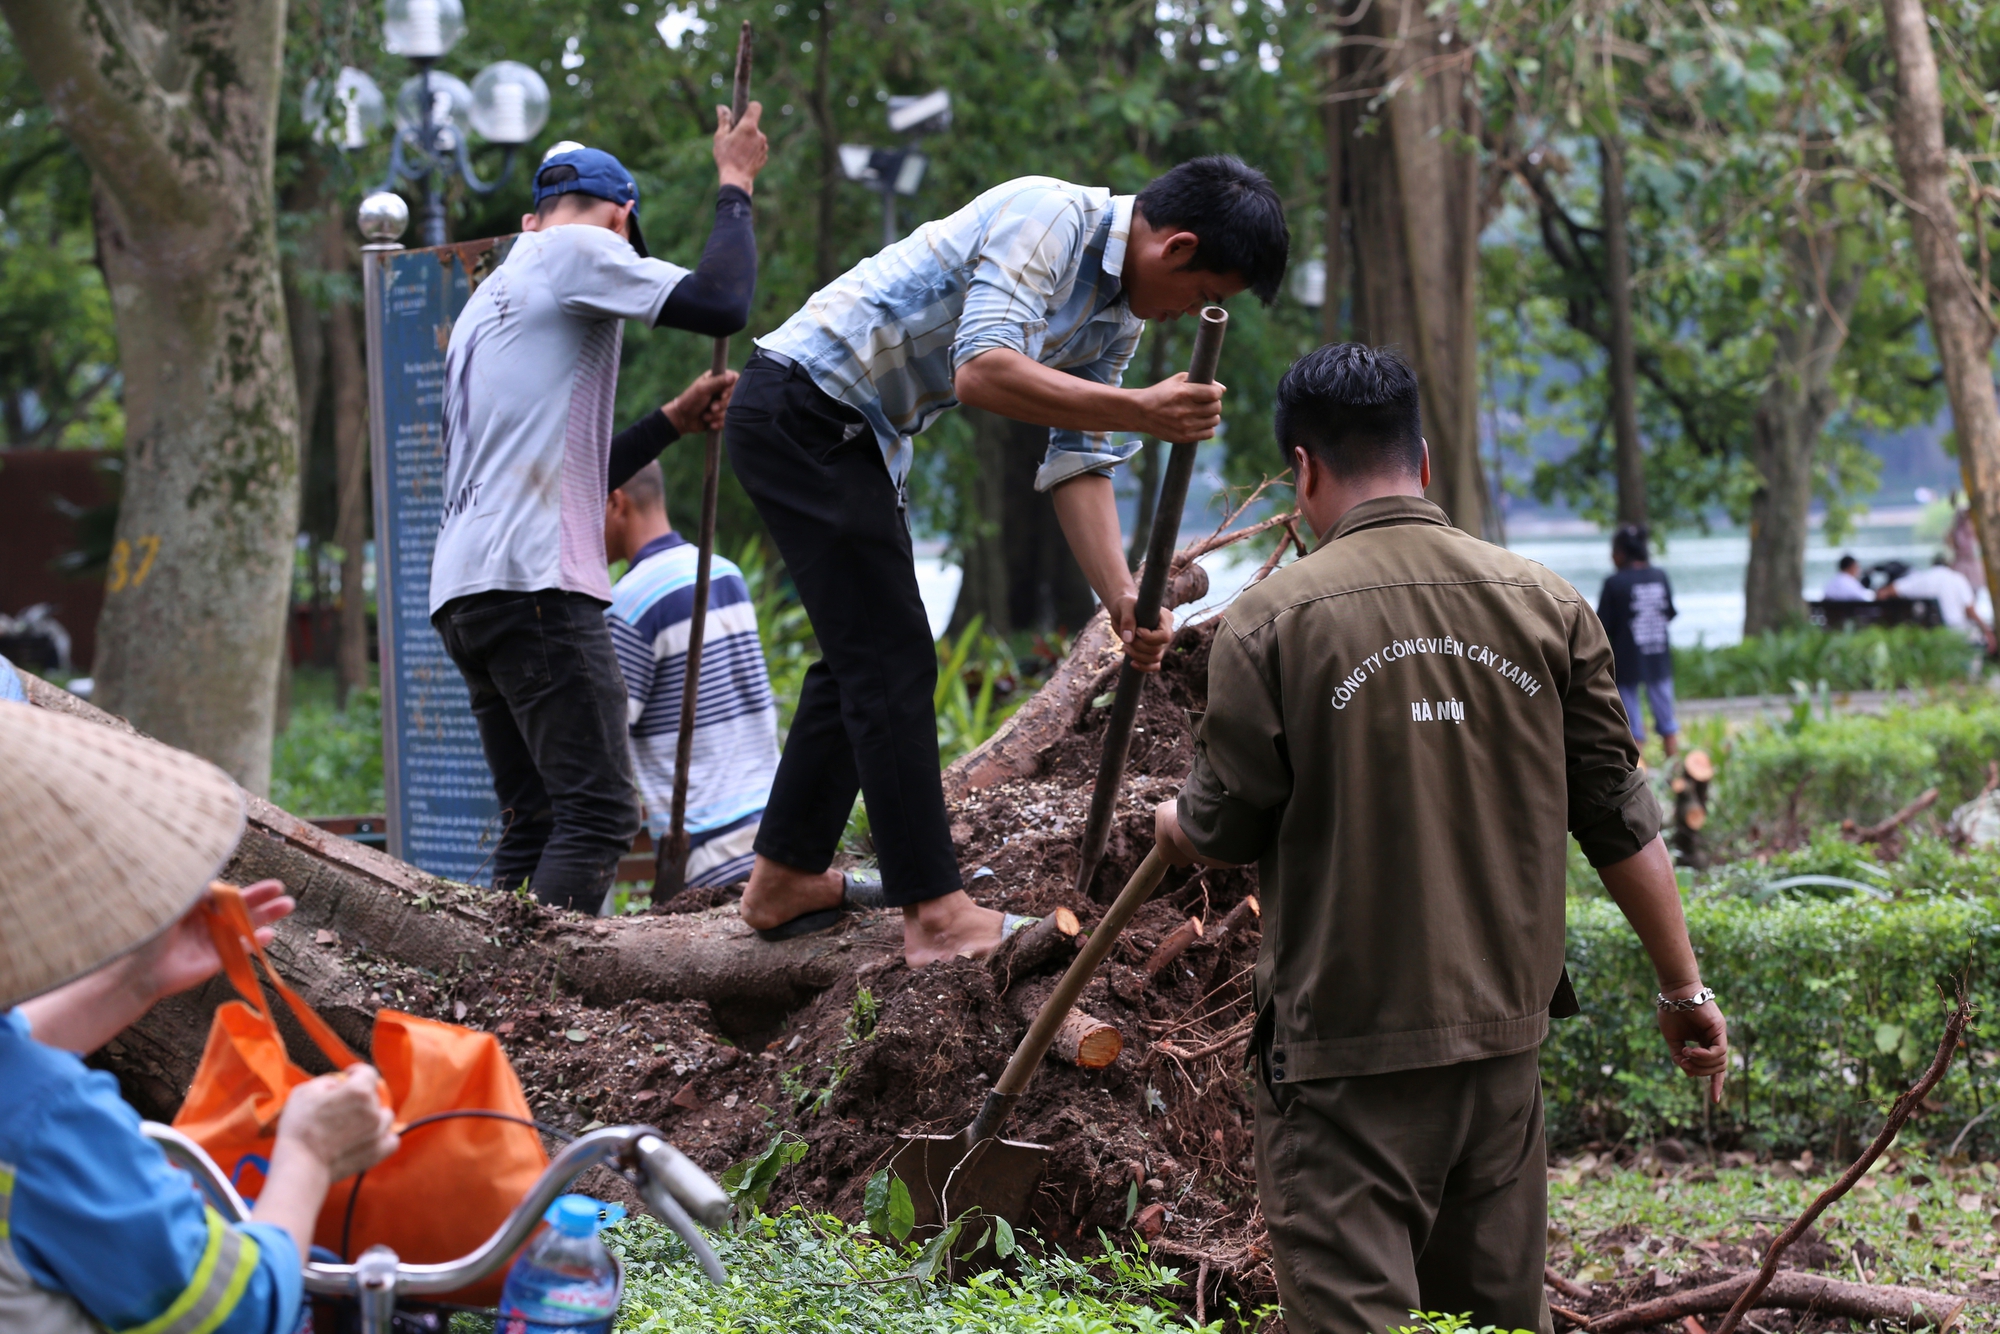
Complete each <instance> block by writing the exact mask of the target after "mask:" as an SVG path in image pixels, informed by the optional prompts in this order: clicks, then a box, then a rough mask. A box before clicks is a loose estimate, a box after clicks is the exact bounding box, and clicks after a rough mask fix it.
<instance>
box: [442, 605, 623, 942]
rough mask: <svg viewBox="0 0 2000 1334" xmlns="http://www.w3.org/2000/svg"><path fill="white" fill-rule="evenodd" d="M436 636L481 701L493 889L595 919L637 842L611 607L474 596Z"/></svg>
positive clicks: (453, 610)
mask: <svg viewBox="0 0 2000 1334" xmlns="http://www.w3.org/2000/svg"><path fill="white" fill-rule="evenodd" d="M431 624H433V625H435V626H436V627H437V632H438V634H439V635H441V636H442V637H443V639H444V647H445V651H446V652H447V653H449V654H451V660H452V661H453V662H455V663H457V664H458V670H459V672H460V673H461V674H463V675H464V677H465V684H466V686H467V687H468V688H470V690H471V691H472V713H473V716H474V717H475V718H477V719H478V720H479V740H480V743H481V745H482V747H483V748H484V749H485V751H486V763H487V766H488V767H489V768H491V769H492V770H493V791H494V793H495V794H496V795H498V796H499V798H500V815H501V820H502V821H503V824H504V828H503V830H502V832H501V835H500V846H499V848H498V849H497V850H496V851H495V853H494V856H493V887H494V888H495V889H500V890H513V889H515V888H517V887H518V886H519V885H520V884H521V883H522V882H523V881H526V882H527V884H528V887H529V888H530V889H531V890H533V891H534V895H535V897H536V898H537V899H539V900H541V901H542V902H543V903H547V904H551V905H553V906H555V907H558V908H574V909H576V910H578V911H580V912H596V911H598V910H599V908H600V907H601V906H602V905H603V903H604V901H605V897H606V896H607V895H608V894H610V892H611V885H612V882H613V880H614V879H615V877H616V875H617V871H618V859H619V858H621V857H623V856H624V855H625V854H626V853H627V852H629V851H631V849H632V840H633V838H634V837H636V836H637V835H638V832H639V797H638V789H637V787H636V785H635V784H634V783H633V780H632V752H631V750H630V749H629V747H628V744H627V742H626V738H625V678H624V677H623V676H622V675H621V674H620V673H619V671H618V655H617V654H616V653H615V652H614V651H613V649H612V647H611V632H610V630H609V629H607V628H606V626H605V624H604V606H603V604H602V603H600V602H598V601H597V600H596V599H595V598H589V597H585V596H584V595H583V594H581V593H565V592H561V591H559V590H555V589H544V590H542V591H541V592H538V593H512V592H494V593H475V594H473V595H471V596H469V597H462V598H453V599H452V600H451V601H450V602H447V603H445V604H444V606H442V607H440V608H438V611H437V614H436V615H435V616H433V617H431Z"/></svg>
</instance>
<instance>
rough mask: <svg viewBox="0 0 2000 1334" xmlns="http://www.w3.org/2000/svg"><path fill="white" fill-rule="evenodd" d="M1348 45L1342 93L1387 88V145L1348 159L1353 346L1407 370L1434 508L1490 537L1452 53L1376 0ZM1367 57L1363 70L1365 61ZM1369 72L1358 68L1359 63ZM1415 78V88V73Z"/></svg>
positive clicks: (1378, 142)
mask: <svg viewBox="0 0 2000 1334" xmlns="http://www.w3.org/2000/svg"><path fill="white" fill-rule="evenodd" d="M1357 31H1358V32H1360V33H1362V34H1363V35H1365V36H1368V37H1371V38H1373V39H1374V40H1375V41H1376V42H1379V43H1383V44H1385V45H1381V46H1372V47H1367V48H1363V47H1361V46H1359V44H1356V45H1354V46H1348V45H1343V46H1342V47H1341V48H1340V50H1341V51H1342V52H1343V53H1347V52H1350V51H1352V52H1354V56H1353V57H1348V56H1347V55H1345V54H1344V55H1343V61H1345V60H1347V59H1349V58H1352V59H1354V60H1355V64H1354V65H1353V66H1352V67H1349V66H1347V65H1345V64H1343V68H1345V69H1351V72H1350V73H1349V74H1348V75H1347V76H1346V78H1347V81H1354V80H1363V81H1365V82H1366V84H1367V86H1375V87H1386V86H1388V85H1389V84H1390V83H1392V82H1394V84H1395V93H1394V95H1393V96H1391V97H1390V98H1389V99H1388V106H1387V126H1386V129H1387V133H1385V134H1377V135H1371V136H1365V137H1363V138H1359V139H1356V140H1354V141H1352V142H1351V143H1349V144H1347V145H1345V146H1346V147H1348V148H1351V149H1352V150H1353V151H1352V153H1351V154H1343V157H1344V158H1346V157H1351V159H1352V160H1351V163H1350V164H1349V167H1348V180H1349V181H1350V182H1351V183H1352V186H1353V190H1352V195H1351V197H1352V198H1353V200H1354V212H1353V224H1352V225H1353V234H1354V254H1355V273H1356V278H1357V279H1358V284H1357V290H1356V292H1355V296H1356V319H1355V324H1356V326H1357V334H1356V336H1357V337H1359V338H1362V339H1363V340H1364V341H1367V342H1369V343H1374V344H1378V345H1380V344H1394V345H1396V346H1397V347H1399V348H1401V349H1402V351H1403V354H1404V355H1405V356H1407V357H1408V358H1409V359H1410V363H1411V365H1412V366H1413V367H1415V369H1416V372H1417V377H1418V380H1419V382H1420V384H1421V386H1422V391H1423V415H1424V436H1425V438H1426V439H1427V440H1428V441H1429V443H1430V450H1431V490H1430V496H1431V499H1433V500H1435V501H1436V502H1437V503H1438V504H1439V505H1440V506H1442V507H1443V508H1444V511H1445V513H1446V514H1448V515H1450V516H1451V521H1452V522H1453V523H1455V524H1457V525H1458V526H1459V527H1460V528H1463V529H1465V530H1466V531H1467V532H1470V533H1477V534H1482V535H1483V534H1485V533H1486V532H1487V530H1488V527H1489V522H1488V520H1489V514H1488V511H1489V510H1490V509H1491V506H1490V505H1488V503H1487V496H1486V482H1485V470H1484V468H1483V467H1482V465H1481V461H1480V457H1479V430H1478V425H1479V421H1478V407H1479V345H1478V323H1477V320H1478V295H1479V246H1478V241H1479V231H1480V225H1481V220H1482V214H1483V212H1484V205H1483V201H1482V199H1481V196H1480V191H1479V154H1478V150H1477V143H1478V135H1479V124H1478V120H1477V116H1476V114H1475V113H1476V107H1475V105H1474V102H1473V99H1472V87H1471V84H1470V82H1469V80H1468V79H1467V78H1466V67H1465V65H1464V64H1463V62H1461V61H1458V60H1439V59H1438V58H1437V53H1439V52H1444V51H1448V50H1450V49H1452V46H1453V44H1454V43H1456V42H1457V41H1458V35H1457V32H1456V30H1455V28H1454V26H1453V25H1452V23H1451V22H1450V20H1449V19H1448V18H1446V17H1443V16H1442V15H1433V14H1431V13H1430V12H1428V11H1427V9H1426V7H1425V6H1424V4H1423V3H1422V2H1421V0H1382V2H1381V3H1377V4H1375V5H1374V6H1373V7H1371V8H1370V9H1369V11H1368V13H1367V15H1366V16H1365V18H1364V19H1363V21H1362V22H1361V23H1360V24H1358V25H1357ZM1364 50H1365V52H1366V56H1365V58H1364V56H1363V54H1362V53H1363V52H1364ZM1364 59H1365V62H1366V63H1364ZM1419 66H1421V67H1423V73H1422V76H1421V77H1416V74H1415V71H1416V70H1417V68H1418V67H1419Z"/></svg>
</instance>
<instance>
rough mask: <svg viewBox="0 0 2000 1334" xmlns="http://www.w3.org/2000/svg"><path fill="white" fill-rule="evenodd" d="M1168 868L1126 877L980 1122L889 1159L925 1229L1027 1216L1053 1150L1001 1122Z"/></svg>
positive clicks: (1162, 862)
mask: <svg viewBox="0 0 2000 1334" xmlns="http://www.w3.org/2000/svg"><path fill="white" fill-rule="evenodd" d="M1166 873H1167V859H1166V856H1165V854H1163V853H1162V852H1161V851H1160V850H1159V848H1157V847H1155V848H1154V849H1153V850H1152V851H1150V852H1148V853H1147V854H1146V860H1145V861H1143V862H1141V863H1139V869H1138V870H1136V871H1134V872H1133V873H1132V878H1131V879H1130V880H1128V881H1126V882H1125V888H1124V890H1123V891H1122V892H1121V893H1120V894H1119V895H1118V898H1117V900H1116V901H1115V902H1113V903H1112V905H1111V907H1110V908H1108V909H1106V910H1105V913H1104V918H1103V920H1102V921H1100V922H1098V924H1097V925H1096V926H1095V927H1094V928H1092V930H1091V932H1090V938H1089V939H1088V940H1086V941H1085V942H1084V945H1083V948H1082V949H1080V950H1078V951H1077V955H1076V960H1075V961H1074V962H1073V963H1071V964H1070V966H1069V971H1068V972H1066V973H1064V974H1063V975H1062V980H1061V981H1060V982H1058V983H1056V989H1055V990H1054V991H1052V992H1050V993H1049V998H1048V1000H1047V1001H1045V1002H1044V1003H1043V1005H1042V1009H1041V1013H1039V1014H1037V1015H1036V1016H1035V1022H1034V1023H1032V1024H1030V1025H1028V1031H1027V1033H1026V1035H1024V1036H1023V1037H1022V1039H1021V1045H1020V1046H1018V1047H1016V1048H1015V1049H1014V1058H1013V1059H1012V1060H1010V1061H1008V1062H1007V1068H1006V1070H1005V1071H1003V1072H1002V1073H1001V1075H1000V1079H999V1081H998V1082H997V1083H995V1084H994V1085H993V1089H992V1091H991V1092H989V1093H988V1094H987V1095H986V1101H985V1102H984V1103H983V1104H982V1105H981V1106H980V1108H979V1115H977V1116H975V1117H973V1118H972V1124H971V1125H969V1126H967V1127H966V1128H965V1129H964V1130H963V1131H961V1132H959V1133H958V1134H956V1135H906V1136H904V1137H903V1143H902V1146H901V1147H900V1148H898V1149H897V1150H896V1154H895V1156H894V1157H893V1158H891V1159H890V1160H889V1170H890V1171H891V1172H893V1173H894V1174H895V1175H896V1176H897V1177H898V1178H899V1179H900V1180H901V1181H902V1183H903V1184H904V1185H905V1186H907V1187H908V1188H909V1191H910V1204H911V1206H912V1207H913V1209H914V1211H915V1215H916V1220H915V1221H916V1227H917V1229H918V1230H919V1231H924V1230H928V1229H933V1228H938V1227H942V1226H944V1225H945V1224H946V1223H948V1222H949V1221H950V1220H952V1219H954V1218H962V1217H964V1216H965V1215H966V1214H968V1213H971V1212H973V1211H974V1210H977V1211H978V1212H980V1213H982V1214H985V1215H988V1216H998V1217H1000V1218H1004V1219H1006V1220H1007V1221H1008V1222H1009V1223H1010V1224H1012V1223H1017V1222H1019V1221H1020V1220H1021V1219H1023V1218H1025V1217H1026V1216H1027V1213H1028V1197H1029V1196H1031V1195H1033V1194H1034V1192H1035V1186H1036V1185H1037V1184H1038V1183H1039V1182H1040V1181H1041V1179H1042V1167H1043V1165H1044V1164H1045V1163H1047V1161H1048V1157H1049V1149H1048V1146H1047V1145H1043V1144H1029V1143H1027V1142H1026V1141H1023V1140H1013V1139H1001V1138H1000V1127H1001V1126H1002V1125H1003V1124H1005V1123H1006V1120H1007V1114H1008V1113H1009V1112H1011V1111H1013V1110H1014V1104H1015V1103H1017V1102H1019V1101H1020V1099H1021V1094H1022V1093H1024V1092H1026V1091H1027V1087H1028V1081H1029V1080H1030V1079H1032V1078H1033V1077H1034V1074H1035V1067H1037V1066H1039V1065H1040V1064H1041V1063H1042V1057H1044V1056H1046V1055H1048V1051H1049V1047H1050V1045H1051V1044H1052V1043H1054V1042H1055V1040H1056V1030H1057V1029H1059V1028H1061V1027H1062V1022H1063V1020H1064V1019H1066V1018H1068V1017H1069V1012H1070V1007H1071V1006H1073V1005H1075V1004H1076V998H1077V997H1078V996H1080V995H1082V994H1083V989H1084V987H1085V986H1087V985H1088V984H1089V982H1090V979H1091V976H1092V975H1093V974H1094V973H1096V972H1097V966H1098V965H1099V964H1101V963H1103V962H1104V956H1105V955H1107V954H1109V953H1110V952H1111V947H1112V945H1114V944H1116V943H1117V940H1118V933H1119V932H1121V931H1123V930H1124V929H1125V925H1126V923H1128V922H1130V921H1131V920H1132V914H1133V913H1136V912H1138V911H1139V909H1140V907H1141V906H1142V905H1143V904H1144V903H1145V902H1146V900H1147V899H1150V898H1151V897H1153V891H1154V890H1156V889H1158V888H1159V887H1160V878H1161V877H1162V876H1164V875H1165V874H1166Z"/></svg>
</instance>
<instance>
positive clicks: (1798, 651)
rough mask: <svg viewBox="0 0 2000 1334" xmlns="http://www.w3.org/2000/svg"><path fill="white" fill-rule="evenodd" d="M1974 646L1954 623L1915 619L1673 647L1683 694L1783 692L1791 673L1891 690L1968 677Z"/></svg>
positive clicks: (1837, 684)
mask: <svg viewBox="0 0 2000 1334" xmlns="http://www.w3.org/2000/svg"><path fill="white" fill-rule="evenodd" d="M1976 651H1977V650H1976V649H1974V647H1973V646H1972V645H1971V643H1970V642H1969V641H1968V640H1967V639H1966V637H1965V636H1964V635H1963V634H1961V633H1960V632H1958V631H1957V630H1951V629H1924V628H1922V627H1919V626H1914V625H1898V626H1893V627H1888V628H1884V627H1881V626H1869V627H1865V628H1862V629H1857V630H1836V631H1826V630H1816V629H1813V628H1811V627H1802V628H1800V629H1797V630H1773V631H1767V632H1766V633H1764V634H1761V635H1756V636H1753V637H1752V638H1749V639H1746V640H1744V641H1742V642H1741V643H1739V644H1730V645H1727V646H1725V647H1723V648H1706V647H1702V648H1677V649H1675V650H1674V691H1675V693H1676V694H1678V695H1679V696H1680V697H1681V698H1682V699H1714V698H1717V697H1720V696H1724V695H1780V696H1783V695H1789V694H1791V693H1792V682H1793V681H1804V682H1805V683H1806V684H1807V685H1808V686H1809V687H1813V686H1817V685H1818V683H1819V682H1821V681H1824V682H1826V684H1827V686H1828V687H1829V688H1830V689H1833V690H1894V689H1896V688H1897V687H1898V686H1934V685H1945V684H1949V683H1951V682H1955V681H1963V680H1965V679H1966V676H1967V673H1968V670H1969V669H1970V668H1971V666H1972V663H1973V660H1974V656H1975V654H1976Z"/></svg>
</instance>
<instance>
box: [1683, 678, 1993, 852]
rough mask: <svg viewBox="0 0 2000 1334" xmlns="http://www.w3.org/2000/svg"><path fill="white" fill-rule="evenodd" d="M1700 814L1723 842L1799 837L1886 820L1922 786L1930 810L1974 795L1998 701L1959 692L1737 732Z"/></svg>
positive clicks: (1981, 780)
mask: <svg viewBox="0 0 2000 1334" xmlns="http://www.w3.org/2000/svg"><path fill="white" fill-rule="evenodd" d="M1719 758H1720V759H1721V770H1720V776H1719V780H1718V787H1717V791H1716V795H1715V799H1714V800H1713V801H1712V802H1711V805H1710V809H1711V811H1712V812H1713V813H1714V815H1715V817H1716V824H1715V826H1714V828H1715V830H1716V832H1717V833H1719V834H1722V835H1723V836H1725V837H1727V836H1729V835H1732V834H1739V833H1742V832H1744V831H1746V830H1748V829H1749V827H1750V826H1751V825H1753V824H1756V825H1760V826H1762V827H1763V828H1765V829H1767V830H1769V829H1772V828H1775V827H1778V826H1779V825H1781V824H1788V823H1789V822H1790V821H1792V820H1794V819H1796V820H1797V822H1798V825H1799V827H1800V828H1801V829H1805V828H1810V827H1812V826H1814V825H1817V824H1823V823H1828V822H1832V823H1836V824H1837V823H1838V822H1839V821H1841V820H1843V819H1853V820H1857V821H1859V822H1861V823H1863V824H1866V823H1869V822H1871V821H1874V820H1879V819H1881V818H1883V817H1884V816H1886V815H1889V814H1891V813H1893V812H1894V811H1896V810H1897V809H1898V808H1900V807H1901V806H1903V805H1904V804H1905V803H1907V802H1909V801H1910V800H1911V799H1913V798H1914V797H1916V795H1917V794H1918V793H1920V792H1921V791H1923V790H1924V789H1925V788H1927V787H1931V786H1936V787H1937V788H1939V789H1940V795H1939V801H1938V809H1939V810H1941V811H1949V810H1951V808H1952V807H1953V806H1956V805H1957V804H1959V803H1960V802H1963V801H1966V800H1968V799H1969V798H1971V797H1972V796H1973V795H1975V794H1976V793H1977V792H1978V791H1979V790H1980V788H1981V787H1983V786H1984V785H1985V783H1986V778H1987V765H1988V763H1989V762H1990V761H1992V760H1995V759H2000V696H1996V695H1994V694H1992V693H1990V692H1988V691H1984V690H1968V691H1962V692H1959V693H1957V694H1955V695H1944V696H1940V697H1938V698H1937V699H1936V700H1935V702H1932V703H1929V704H1925V705H1921V706H1916V707H1907V708H1893V709H1890V710H1888V711H1887V712H1885V713H1883V714H1881V715H1879V716H1877V715H1870V714H1855V713H1850V714H1838V713H1837V714H1835V715H1834V716H1832V717H1831V718H1828V717H1823V716H1819V715H1818V714H1817V713H1815V714H1814V715H1813V716H1812V717H1810V718H1807V719H1805V720H1803V721H1798V722H1787V723H1784V724H1780V725H1760V726H1757V727H1752V728H1749V729H1747V730H1746V731H1743V732H1740V733H1738V734H1737V735H1736V736H1735V737H1734V738H1733V739H1732V740H1731V742H1730V743H1729V745H1728V746H1727V747H1726V749H1725V750H1724V752H1723V753H1722V754H1721V756H1720V757H1719Z"/></svg>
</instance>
